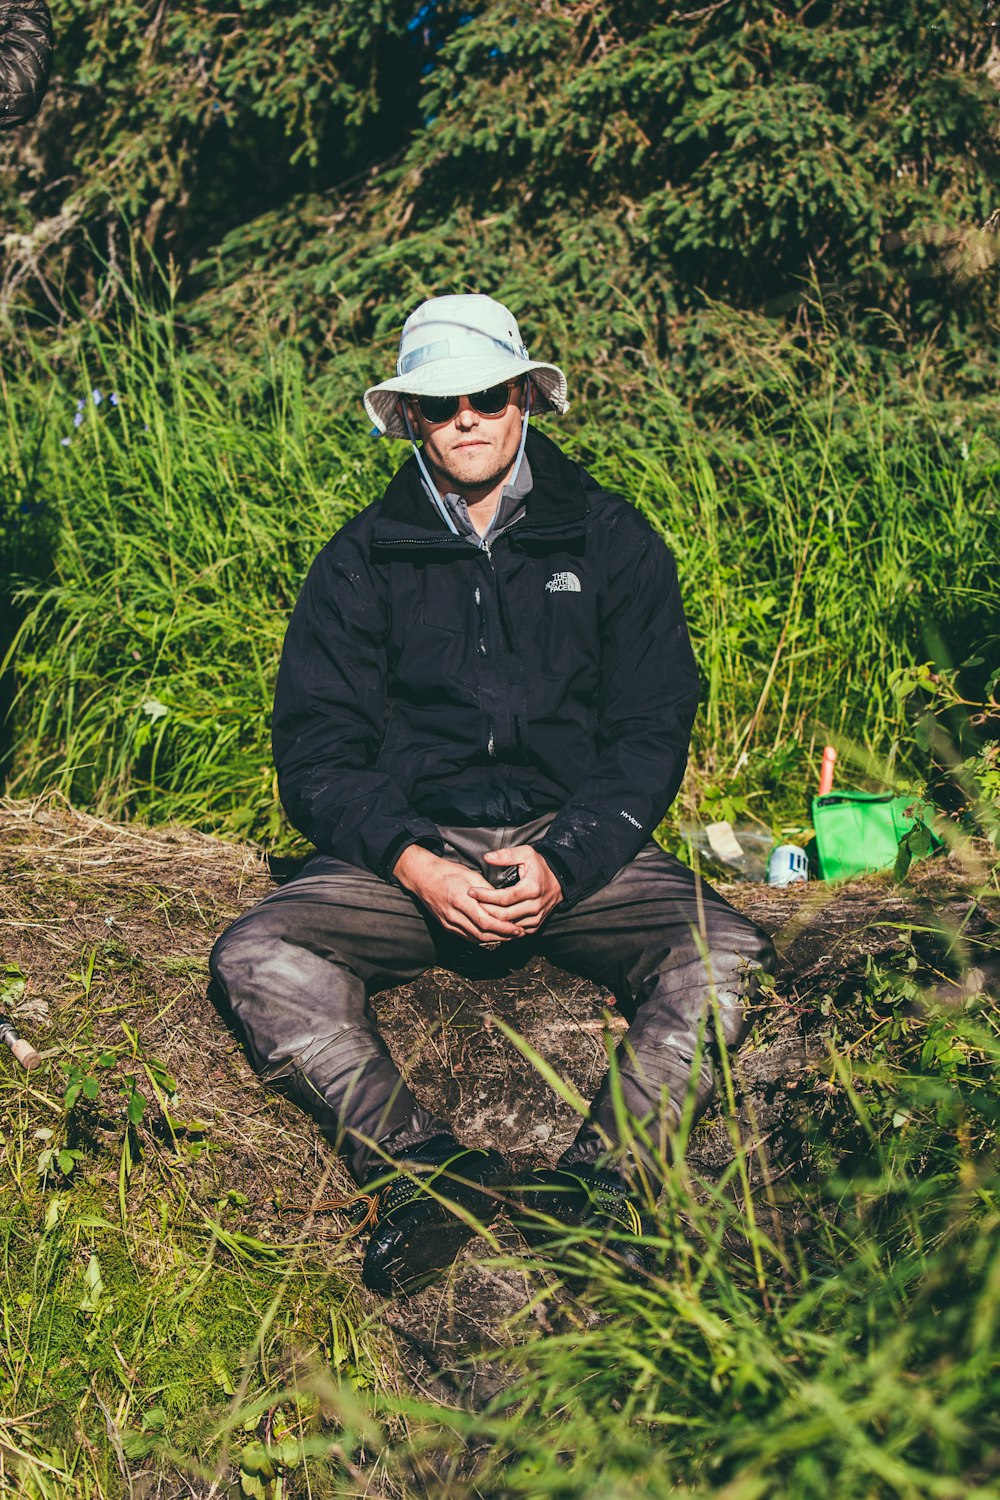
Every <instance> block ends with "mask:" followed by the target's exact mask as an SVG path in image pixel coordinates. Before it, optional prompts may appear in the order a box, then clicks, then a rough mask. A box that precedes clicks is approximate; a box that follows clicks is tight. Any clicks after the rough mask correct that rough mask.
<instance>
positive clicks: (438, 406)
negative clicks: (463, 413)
mask: <svg viewBox="0 0 1000 1500" xmlns="http://www.w3.org/2000/svg"><path fill="white" fill-rule="evenodd" d="M521 385H522V380H521V379H518V380H505V381H504V382H503V384H502V385H491V386H490V388H489V390H486V391H476V392H475V393H474V394H473V395H471V396H467V397H466V400H467V401H468V403H469V405H470V406H471V407H472V409H473V411H477V412H478V413H479V415H480V416H481V417H499V416H500V415H501V413H503V412H505V411H506V410H507V407H508V406H509V405H510V398H511V396H512V395H513V394H514V392H515V390H519V389H520V387H521ZM406 399H407V401H412V402H413V404H414V406H415V407H416V408H417V410H418V411H419V412H420V415H421V416H422V417H423V419H424V421H425V422H430V423H432V424H436V423H440V422H450V421H451V419H452V417H453V416H454V415H455V413H456V412H457V411H458V406H459V402H460V401H461V399H462V398H461V397H460V396H407V398H406Z"/></svg>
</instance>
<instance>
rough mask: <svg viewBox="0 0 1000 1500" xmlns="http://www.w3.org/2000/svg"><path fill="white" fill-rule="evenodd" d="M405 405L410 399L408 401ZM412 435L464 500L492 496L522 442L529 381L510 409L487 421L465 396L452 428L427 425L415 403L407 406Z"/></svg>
mask: <svg viewBox="0 0 1000 1500" xmlns="http://www.w3.org/2000/svg"><path fill="white" fill-rule="evenodd" d="M404 399H405V398H404ZM407 407H408V409H409V413H410V420H411V422H412V423H413V429H414V431H415V432H416V433H417V435H418V436H419V438H420V439H421V441H422V443H423V447H424V458H425V459H426V460H427V462H428V463H429V464H430V466H431V468H432V470H434V471H436V474H437V476H438V477H439V478H441V479H443V480H444V481H445V482H446V484H447V486H448V488H449V489H453V490H457V491H458V493H459V494H465V493H466V492H467V491H469V490H472V491H476V490H481V491H483V492H484V493H485V492H486V491H488V490H491V489H492V488H493V487H494V486H495V485H497V484H499V483H500V481H501V480H502V479H503V478H504V477H505V475H506V474H507V472H508V470H509V469H510V467H511V465H512V464H513V462H514V459H515V458H516V457H517V450H518V446H519V444H520V442H521V413H522V411H523V408H524V381H523V380H519V381H517V382H516V383H515V384H514V385H513V387H512V389H511V394H510V400H509V401H508V403H507V406H506V409H505V410H504V411H502V412H500V414H499V415H498V416H495V417H488V416H483V414H482V413H481V412H478V411H476V409H475V407H474V406H471V405H470V403H469V398H468V396H460V397H459V400H458V411H457V412H456V413H455V415H454V416H453V417H452V418H451V419H450V420H449V421H447V422H428V421H427V419H426V418H425V417H424V416H423V414H422V413H421V411H420V408H419V407H418V406H417V405H416V404H415V402H413V401H407Z"/></svg>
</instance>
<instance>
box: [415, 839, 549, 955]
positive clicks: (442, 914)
mask: <svg viewBox="0 0 1000 1500" xmlns="http://www.w3.org/2000/svg"><path fill="white" fill-rule="evenodd" d="M485 859H486V860H487V862H488V863H489V864H491V865H500V866H504V865H506V866H509V865H517V868H518V879H517V881H516V882H515V883H514V884H513V885H508V886H504V887H502V888H499V889H498V888H497V887H496V886H492V885H490V883H489V881H488V880H484V879H483V877H482V876H481V875H477V874H476V873H475V871H472V870H469V869H468V868H467V867H466V866H465V865H460V864H457V863H456V862H455V861H454V860H451V859H443V858H442V857H441V856H440V855H438V854H434V853H432V852H431V850H430V849H424V848H423V847H422V846H421V845H419V844H411V845H410V846H409V847H408V848H407V849H404V850H403V852H402V854H401V855H400V856H399V859H398V860H397V861H396V865H395V869H394V870H393V874H394V875H395V877H396V879H397V880H398V881H399V882H400V884H401V885H402V886H404V887H405V888H406V889H407V890H408V891H411V892H412V894H413V895H414V896H416V897H417V898H418V900H420V901H422V902H423V904H424V905H425V906H426V907H428V908H429V909H430V911H431V912H433V914H434V916H435V917H436V918H437V920H438V921H439V922H440V923H441V926H442V927H444V928H446V929H447V930H448V931H449V932H455V933H458V935H459V936H460V937H464V938H467V939H468V941H469V942H470V943H497V942H508V941H509V940H510V939H511V938H521V937H527V936H528V934H529V933H532V932H537V931H538V929H539V927H541V925H542V923H543V922H544V921H545V918H546V917H547V916H548V914H549V912H550V911H551V910H552V908H553V907H554V906H556V905H558V903H559V902H560V901H561V900H562V887H561V886H560V884H559V881H558V880H557V879H556V877H555V875H553V873H552V870H551V868H550V867H549V865H547V864H546V862H545V860H544V859H543V858H542V856H541V855H540V854H539V853H538V851H537V850H536V849H534V848H532V846H531V845H530V844H514V845H512V846H511V847H510V848H507V849H492V850H491V851H490V852H489V853H488V854H487V855H485Z"/></svg>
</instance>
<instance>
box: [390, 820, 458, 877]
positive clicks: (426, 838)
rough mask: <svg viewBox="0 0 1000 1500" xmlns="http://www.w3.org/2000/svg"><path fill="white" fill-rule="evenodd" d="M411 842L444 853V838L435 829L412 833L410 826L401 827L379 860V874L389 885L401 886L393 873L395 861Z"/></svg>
mask: <svg viewBox="0 0 1000 1500" xmlns="http://www.w3.org/2000/svg"><path fill="white" fill-rule="evenodd" d="M411 844H419V845H420V846H421V848H422V849H429V850H430V851H431V853H432V854H440V855H443V854H444V840H443V839H442V837H441V835H440V834H439V833H438V832H437V829H435V830H434V831H433V832H432V833H414V832H413V830H412V829H411V828H403V829H401V830H400V832H399V833H398V834H397V836H396V837H395V838H394V839H393V841H392V843H391V844H390V845H389V847H388V848H387V849H386V850H385V852H384V854H383V855H382V858H381V860H380V862H379V871H378V873H379V875H381V877H382V879H383V880H385V881H388V883H389V884H390V885H396V886H400V889H402V886H401V885H400V882H399V881H398V880H397V879H396V878H395V876H394V875H393V873H392V872H393V870H394V869H395V866H396V861H397V859H398V858H399V856H400V855H401V854H402V852H403V850H404V849H409V847H410V845H411Z"/></svg>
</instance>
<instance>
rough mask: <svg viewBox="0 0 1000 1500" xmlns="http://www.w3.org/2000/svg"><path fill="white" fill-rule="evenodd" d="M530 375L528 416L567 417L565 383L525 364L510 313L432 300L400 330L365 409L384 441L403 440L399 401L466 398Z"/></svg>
mask: <svg viewBox="0 0 1000 1500" xmlns="http://www.w3.org/2000/svg"><path fill="white" fill-rule="evenodd" d="M529 373H530V375H531V379H532V385H533V386H534V389H535V391H536V393H537V394H536V399H535V400H534V401H533V402H532V410H533V411H535V412H539V411H556V412H566V411H568V410H569V401H568V400H567V395H566V376H565V375H564V374H563V372H562V370H560V369H559V367H558V365H550V364H545V363H544V362H543V361H541V360H537V359H530V358H529V357H528V350H527V347H526V345H525V343H524V341H523V339H522V338H521V333H520V330H519V329H518V326H517V319H516V318H515V317H514V314H513V313H512V312H511V310H510V308H509V307H504V305H503V303H502V302H496V301H494V299H493V298H492V297H484V296H482V295H481V294H480V293H478V292H469V293H464V294H462V295H458V296H450V297H430V298H428V300H427V301H426V302H421V304H420V306H419V307H418V308H417V309H416V310H415V311H414V312H412V313H411V314H410V316H409V317H408V318H407V320H406V322H405V323H404V324H403V332H402V334H401V336H400V340H399V358H398V359H397V361H396V374H395V376H394V377H393V378H392V379H391V380H383V381H382V383H381V385H372V386H369V387H368V389H367V390H366V391H365V410H366V411H367V412H368V415H369V416H370V417H371V419H372V421H373V422H374V424H375V426H376V427H377V428H378V430H379V432H381V433H384V434H385V436H386V437H398V438H408V437H409V436H410V434H409V433H408V432H407V430H406V423H405V421H404V419H403V416H402V413H401V412H400V407H399V398H400V396H467V395H471V394H473V393H474V392H476V391H485V390H488V389H489V387H490V386H491V385H499V384H500V382H501V381H504V380H512V379H514V377H515V376H518V375H525V374H529Z"/></svg>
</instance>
